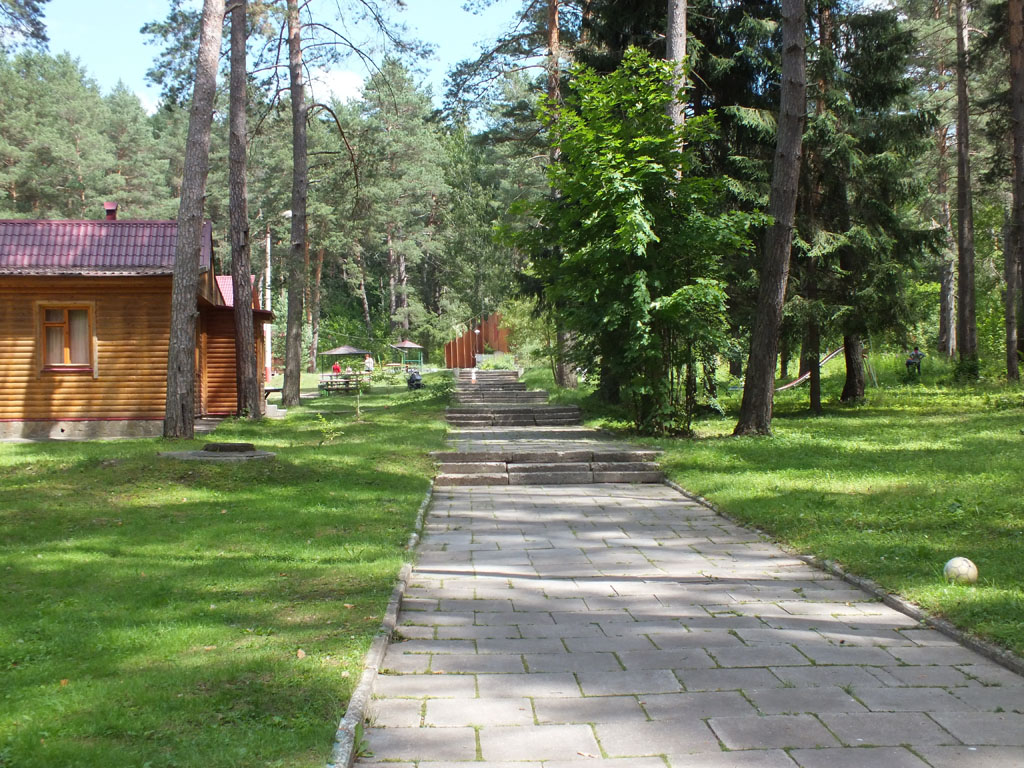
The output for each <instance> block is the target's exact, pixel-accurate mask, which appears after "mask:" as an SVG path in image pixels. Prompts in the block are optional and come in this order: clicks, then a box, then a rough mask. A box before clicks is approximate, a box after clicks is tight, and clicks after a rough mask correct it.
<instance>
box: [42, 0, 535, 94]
mask: <svg viewBox="0 0 1024 768" xmlns="http://www.w3.org/2000/svg"><path fill="white" fill-rule="evenodd" d="M322 1H323V2H325V4H328V3H327V0H322ZM464 2H465V0H405V5H406V9H405V10H404V11H400V12H396V13H395V14H394V17H395V18H396V19H397V20H400V21H402V22H404V23H405V25H406V26H407V28H408V30H409V32H410V33H411V34H412V35H413V36H415V37H417V38H419V39H420V40H423V41H425V42H428V43H432V44H433V45H434V47H435V53H434V55H433V57H432V58H431V59H429V60H427V61H426V62H424V63H423V65H422V66H423V67H424V68H425V69H426V70H427V72H425V74H424V76H423V82H424V84H425V85H428V86H430V87H431V89H432V91H433V94H434V97H435V101H437V100H438V98H439V97H440V96H442V95H443V91H444V75H445V72H446V71H447V70H448V68H449V67H451V65H452V64H454V63H455V62H457V61H459V60H461V59H465V58H470V57H473V56H475V55H476V54H477V53H478V47H477V45H476V44H477V43H480V42H482V41H485V40H493V39H494V38H495V37H497V36H498V35H499V34H500V33H501V32H502V31H503V30H504V29H505V28H506V27H507V26H508V25H509V24H510V22H511V20H512V19H513V17H514V14H515V11H516V9H517V8H518V7H520V6H521V0H496V2H494V3H493V5H492V6H491V7H490V8H488V9H487V10H486V12H485V13H483V14H481V15H474V14H472V13H469V12H467V11H465V10H463V8H462V5H463V3H464ZM196 4H197V5H198V0H197V2H196ZM329 4H330V5H331V6H333V5H334V3H333V2H331V3H329ZM168 5H169V3H168V2H167V0H107V1H106V2H89V1H88V0H49V2H48V3H47V4H46V5H45V6H44V8H45V12H46V26H47V32H48V34H49V36H50V52H51V53H53V54H57V53H61V52H64V51H67V52H68V53H70V54H71V55H72V56H74V57H76V58H78V59H79V60H80V61H81V63H82V65H83V66H84V67H85V69H86V71H87V72H88V74H89V76H90V77H92V78H93V79H95V80H96V81H97V82H98V83H99V84H100V87H101V89H102V90H103V92H104V93H109V92H110V91H111V90H112V89H113V87H114V86H115V85H117V82H118V80H123V81H124V83H125V84H126V85H127V86H128V87H129V88H131V89H132V90H133V91H134V92H135V93H136V94H138V96H139V98H140V99H141V100H142V103H143V106H144V107H146V109H147V110H148V111H153V110H154V109H155V107H156V105H157V102H158V100H159V95H160V94H159V89H157V88H155V87H153V86H151V85H148V84H147V83H146V80H145V76H146V70H147V69H149V68H150V66H151V65H152V63H153V58H154V56H155V55H156V54H157V52H158V51H159V48H158V47H156V46H154V45H149V44H147V40H148V38H147V37H146V36H144V35H142V34H140V33H139V28H140V27H142V25H143V24H145V23H146V22H149V21H157V20H162V19H163V18H164V17H165V16H166V15H167V10H168ZM365 74H366V72H365V68H364V67H363V66H362V65H361V64H360V63H359V62H358V61H350V62H347V63H346V64H342V65H339V67H338V68H337V70H336V71H335V72H332V73H330V75H329V76H326V77H323V76H322V77H321V78H320V79H321V84H322V86H328V85H329V86H331V87H332V88H333V92H334V94H335V95H336V96H338V97H341V98H345V97H349V96H352V95H354V94H355V93H356V90H357V89H358V85H359V83H360V82H361V81H362V78H363V77H364V76H365ZM315 87H318V86H317V85H316V84H314V88H315Z"/></svg>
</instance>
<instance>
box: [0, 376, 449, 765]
mask: <svg viewBox="0 0 1024 768" xmlns="http://www.w3.org/2000/svg"><path fill="white" fill-rule="evenodd" d="M314 387H315V384H314ZM354 404H355V399H354V398H353V397H352V396H341V395H338V396H333V397H330V398H320V399H318V400H315V401H310V402H309V404H308V405H304V406H303V407H301V408H299V409H293V411H292V412H291V413H290V414H289V415H288V418H287V419H285V420H283V421H263V422H261V423H259V424H257V425H252V424H246V423H242V422H236V421H231V422H226V423H224V424H223V425H222V426H221V427H220V428H219V429H218V430H217V432H216V433H214V435H211V436H210V437H209V438H207V439H208V440H217V441H232V440H237V441H247V442H253V443H256V444H257V447H259V448H262V449H266V450H270V451H275V452H276V453H277V458H276V459H274V460H272V461H267V462H248V463H243V464H236V463H217V464H210V463H199V462H182V461H176V460H170V459H162V458H157V456H156V454H157V452H158V451H165V450H181V449H187V448H189V447H195V446H197V445H199V444H200V443H201V442H203V441H195V443H188V442H175V443H168V442H165V441H162V440H132V441H109V442H95V443H58V442H50V443H31V444H0V576H2V579H3V589H2V590H0V616H2V621H0V766H18V768H30V767H32V766H40V767H43V766H45V767H46V768H58V767H61V766H75V768H80V767H87V766H97V767H98V766H103V768H115V767H117V766H133V767H135V768H138V767H139V766H152V767H153V768H156V767H158V766H202V767H203V768H213V767H214V766H225V767H226V766H231V767H232V768H238V767H239V766H256V765H259V766H314V765H315V766H320V765H323V764H324V763H325V761H326V759H327V756H328V754H329V752H330V748H331V745H332V741H333V736H334V730H335V728H336V726H337V723H338V720H339V718H340V717H341V716H342V714H343V713H344V710H345V706H346V703H347V701H348V697H349V695H350V693H351V691H352V689H353V688H354V686H355V685H356V683H357V682H358V678H359V675H360V672H361V664H362V659H363V656H364V654H365V652H366V650H367V648H368V647H369V644H370V642H371V640H372V638H373V636H374V635H375V633H376V632H377V630H378V628H379V627H380V623H381V619H382V616H383V611H384V608H385V606H386V603H387V600H388V597H389V596H390V593H391V590H392V588H393V585H394V581H395V577H396V575H397V572H398V570H399V568H400V567H401V564H402V562H404V559H405V557H406V554H405V552H404V546H405V544H406V542H407V540H408V537H409V533H410V530H411V528H412V524H413V520H414V518H415V515H416V511H417V509H418V507H419V505H420V503H421V501H422V499H423V496H424V494H425V492H426V490H427V487H428V483H429V478H430V477H431V476H432V474H433V465H432V463H431V461H430V459H429V458H428V457H427V455H426V453H427V451H429V450H433V449H436V448H438V447H440V446H441V444H442V441H443V436H444V433H445V426H444V423H443V414H442V408H443V405H444V402H443V398H441V397H438V396H436V395H435V396H431V394H430V393H429V392H427V393H417V394H408V393H405V392H404V391H403V389H401V388H395V390H394V391H393V393H391V394H374V395H369V396H364V397H362V398H361V401H360V404H361V411H362V419H361V420H359V421H357V420H356V419H355V412H354ZM339 432H340V434H339Z"/></svg>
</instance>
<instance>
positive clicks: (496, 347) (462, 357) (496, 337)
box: [444, 312, 508, 368]
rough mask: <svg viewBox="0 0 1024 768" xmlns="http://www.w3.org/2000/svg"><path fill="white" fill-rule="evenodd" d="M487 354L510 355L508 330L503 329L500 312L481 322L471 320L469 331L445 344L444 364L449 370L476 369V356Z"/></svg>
mask: <svg viewBox="0 0 1024 768" xmlns="http://www.w3.org/2000/svg"><path fill="white" fill-rule="evenodd" d="M477 331H479V333H477ZM485 352H505V353H508V328H502V327H501V313H500V312H495V313H494V314H493V315H488V316H487V317H485V318H483V319H482V320H480V321H477V320H471V321H470V323H469V330H468V331H466V332H465V333H464V334H462V335H461V336H459V337H458V338H457V339H455V340H453V341H449V342H448V343H447V344H445V345H444V364H445V366H447V367H448V368H474V367H476V355H482V354H484V353H485Z"/></svg>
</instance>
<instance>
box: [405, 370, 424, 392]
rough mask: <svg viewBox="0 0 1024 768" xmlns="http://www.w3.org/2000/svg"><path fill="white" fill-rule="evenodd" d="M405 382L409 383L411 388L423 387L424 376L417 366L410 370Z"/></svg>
mask: <svg viewBox="0 0 1024 768" xmlns="http://www.w3.org/2000/svg"><path fill="white" fill-rule="evenodd" d="M405 383H406V384H408V385H409V389H423V377H422V376H420V372H419V371H417V370H416V369H415V368H413V369H412V370H411V371H409V378H407V379H406V380H405Z"/></svg>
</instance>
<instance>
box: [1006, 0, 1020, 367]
mask: <svg viewBox="0 0 1024 768" xmlns="http://www.w3.org/2000/svg"><path fill="white" fill-rule="evenodd" d="M1009 17H1010V99H1011V109H1010V116H1011V119H1012V123H1013V209H1012V211H1011V215H1010V227H1009V229H1010V236H1009V237H1008V238H1007V243H1006V265H1005V266H1006V378H1007V379H1009V380H1010V381H1019V380H1020V351H1019V346H1020V339H1019V338H1018V337H1017V325H1018V322H1019V318H1018V317H1017V315H1018V308H1019V305H1020V282H1019V279H1020V269H1021V264H1022V263H1024V0H1009Z"/></svg>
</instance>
